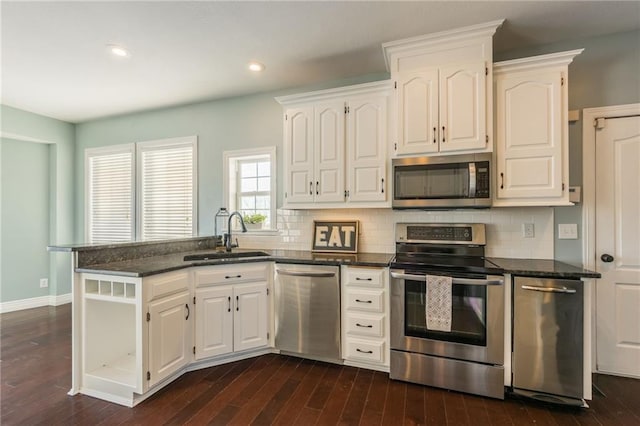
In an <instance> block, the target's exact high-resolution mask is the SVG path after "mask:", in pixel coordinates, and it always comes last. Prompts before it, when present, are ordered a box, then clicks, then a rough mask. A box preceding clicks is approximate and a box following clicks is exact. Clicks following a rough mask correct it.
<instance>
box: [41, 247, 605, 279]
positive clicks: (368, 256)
mask: <svg viewBox="0 0 640 426" xmlns="http://www.w3.org/2000/svg"><path fill="white" fill-rule="evenodd" d="M215 246H216V242H215V239H214V238H213V237H195V238H185V239H180V240H165V241H147V242H132V243H119V244H97V245H95V244H77V245H68V246H51V247H49V250H50V251H61V252H77V256H78V263H77V264H78V267H77V268H76V271H78V272H90V273H102V274H109V275H123V276H129V277H145V276H148V275H155V274H160V273H163V272H169V271H174V270H177V269H182V268H188V267H192V266H205V265H223V264H226V263H248V262H264V261H275V262H278V263H299V264H300V263H304V264H315V265H353V266H370V267H385V266H388V265H389V263H390V262H391V261H392V260H393V257H394V254H392V253H358V254H341V253H338V254H336V253H313V252H311V251H305V250H277V249H276V250H261V249H257V250H260V251H264V252H266V253H268V254H269V256H264V257H250V258H230V259H211V260H204V261H200V260H195V261H194V260H190V261H185V260H184V257H185V256H186V255H193V254H205V253H212V252H214V251H215V249H214V247H215ZM247 251H256V249H236V250H234V252H240V253H241V252H247ZM487 260H489V261H490V262H492V263H493V264H495V265H496V266H497V268H496V272H495V273H497V274H499V273H503V271H504V273H507V274H512V275H521V276H532V277H546V278H567V279H580V278H599V277H600V274H599V273H597V272H593V271H589V270H586V269H583V268H581V267H577V266H573V265H570V264H567V263H564V262H559V261H556V260H543V259H508V258H499V257H494V258H488V259H487Z"/></svg>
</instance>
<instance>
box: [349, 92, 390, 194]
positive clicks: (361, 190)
mask: <svg viewBox="0 0 640 426" xmlns="http://www.w3.org/2000/svg"><path fill="white" fill-rule="evenodd" d="M387 101H388V97H386V96H378V97H368V98H361V99H354V100H351V101H349V102H348V105H347V123H348V124H347V128H348V137H347V140H348V141H349V143H348V144H347V147H348V149H347V162H346V167H347V170H348V179H347V181H348V189H347V200H348V202H351V203H353V202H360V201H363V202H366V201H381V202H384V201H386V199H387V196H386V190H387V189H386V185H385V181H386V167H385V163H386V160H387V154H386V150H387Z"/></svg>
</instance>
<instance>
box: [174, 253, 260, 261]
mask: <svg viewBox="0 0 640 426" xmlns="http://www.w3.org/2000/svg"><path fill="white" fill-rule="evenodd" d="M264 256H271V255H270V254H269V253H265V252H263V251H241V252H231V253H227V252H222V251H218V252H213V253H203V254H190V255H187V256H185V257H184V260H185V262H186V261H190V260H225V259H244V258H247V257H264Z"/></svg>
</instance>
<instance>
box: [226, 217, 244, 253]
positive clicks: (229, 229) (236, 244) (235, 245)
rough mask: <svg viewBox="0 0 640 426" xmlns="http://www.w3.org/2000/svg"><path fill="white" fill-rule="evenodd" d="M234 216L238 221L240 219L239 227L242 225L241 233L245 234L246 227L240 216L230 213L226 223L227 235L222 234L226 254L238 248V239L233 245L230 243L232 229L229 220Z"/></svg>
mask: <svg viewBox="0 0 640 426" xmlns="http://www.w3.org/2000/svg"><path fill="white" fill-rule="evenodd" d="M234 216H238V219H240V225H242V232H247V227H246V226H245V225H244V220H243V219H242V215H241V214H240V213H239V212H237V211H235V212H233V213H231V214H230V215H229V222H228V223H227V233H226V234H224V247H225V250H226V251H228V252H230V251H231V249H232V248H234V247H238V239H236V243H235V244H233V243H232V242H231V229H232V228H231V219H232V218H233V217H234Z"/></svg>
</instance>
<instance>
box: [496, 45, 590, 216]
mask: <svg viewBox="0 0 640 426" xmlns="http://www.w3.org/2000/svg"><path fill="white" fill-rule="evenodd" d="M581 51H582V50H576V51H571V52H562V53H557V54H551V55H542V56H536V57H532V58H524V59H517V60H513V61H506V62H500V63H496V64H494V76H495V99H496V138H497V140H496V152H495V160H496V161H495V176H496V187H495V191H494V202H493V205H494V206H531V205H545V206H556V205H571V203H570V202H569V188H568V183H569V149H568V146H569V136H568V101H567V93H568V91H567V86H568V79H567V69H568V65H569V63H571V61H572V60H573V58H574V57H575V56H576V55H578V54H579V53H580V52H581Z"/></svg>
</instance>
